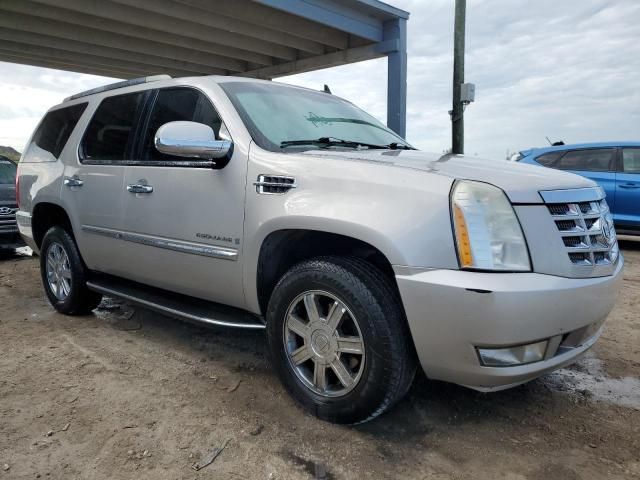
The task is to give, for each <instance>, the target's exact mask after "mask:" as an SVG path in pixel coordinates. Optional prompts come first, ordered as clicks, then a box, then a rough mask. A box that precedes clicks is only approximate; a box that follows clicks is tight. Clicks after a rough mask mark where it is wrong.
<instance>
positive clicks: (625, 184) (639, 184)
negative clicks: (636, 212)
mask: <svg viewBox="0 0 640 480" xmlns="http://www.w3.org/2000/svg"><path fill="white" fill-rule="evenodd" d="M618 186H619V187H620V188H640V183H624V184H622V185H618Z"/></svg>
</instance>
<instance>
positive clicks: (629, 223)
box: [518, 142, 640, 235]
mask: <svg viewBox="0 0 640 480" xmlns="http://www.w3.org/2000/svg"><path fill="white" fill-rule="evenodd" d="M518 161H519V162H521V163H528V164H530V165H542V166H544V167H549V168H555V169H558V170H565V171H569V172H572V173H577V174H578V175H582V176H584V177H587V178H589V179H591V180H593V181H595V182H597V183H598V184H599V185H600V186H601V187H602V188H603V189H604V191H605V192H606V194H607V203H608V204H609V208H610V209H611V213H612V215H613V221H614V223H615V225H616V229H617V231H618V233H626V234H631V235H640V142H611V143H584V144H576V145H562V146H557V147H545V148H532V149H531V150H526V151H523V152H520V156H519V158H518Z"/></svg>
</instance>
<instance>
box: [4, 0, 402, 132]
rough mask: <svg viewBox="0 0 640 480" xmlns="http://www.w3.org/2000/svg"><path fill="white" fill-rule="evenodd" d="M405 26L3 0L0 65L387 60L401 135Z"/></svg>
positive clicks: (169, 67)
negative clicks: (380, 58) (387, 58)
mask: <svg viewBox="0 0 640 480" xmlns="http://www.w3.org/2000/svg"><path fill="white" fill-rule="evenodd" d="M408 17H409V14H408V13H407V12H405V11H403V10H400V9H398V8H395V7H392V6H390V5H387V4H385V3H383V2H380V1H378V0H0V61H5V62H12V63H21V64H27V65H35V66H40V67H47V68H55V69H61V70H70V71H74V72H81V73H91V74H95V75H104V76H110V77H116V78H131V77H140V76H147V75H155V74H160V73H166V74H169V75H171V76H174V77H176V76H177V77H183V76H192V75H210V74H216V75H240V76H249V77H256V78H266V79H271V78H275V77H279V76H283V75H291V74H295V73H301V72H307V71H311V70H317V69H321V68H327V67H333V66H337V65H344V64H347V63H353V62H358V61H362V60H369V59H372V58H379V57H383V56H388V57H389V68H388V76H389V94H388V103H389V111H388V123H389V126H390V127H391V128H393V129H394V130H395V131H396V132H398V133H400V134H401V135H402V136H404V134H405V126H404V125H405V116H406V106H405V105H406V21H407V19H408Z"/></svg>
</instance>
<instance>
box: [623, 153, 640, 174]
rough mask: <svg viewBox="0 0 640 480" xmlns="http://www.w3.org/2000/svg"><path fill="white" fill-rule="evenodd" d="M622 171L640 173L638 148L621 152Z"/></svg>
mask: <svg viewBox="0 0 640 480" xmlns="http://www.w3.org/2000/svg"><path fill="white" fill-rule="evenodd" d="M622 170H623V171H624V172H626V173H640V148H624V149H623V150H622Z"/></svg>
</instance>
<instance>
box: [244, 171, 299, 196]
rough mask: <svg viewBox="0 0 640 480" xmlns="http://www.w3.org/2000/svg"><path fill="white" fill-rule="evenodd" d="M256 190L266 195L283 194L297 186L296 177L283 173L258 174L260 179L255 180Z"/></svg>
mask: <svg viewBox="0 0 640 480" xmlns="http://www.w3.org/2000/svg"><path fill="white" fill-rule="evenodd" d="M253 184H254V185H255V186H256V192H257V193H262V194H265V195H278V194H280V195H282V194H284V193H287V192H288V191H289V190H291V189H292V188H296V179H295V178H293V177H283V176H281V175H258V181H257V182H253Z"/></svg>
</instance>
